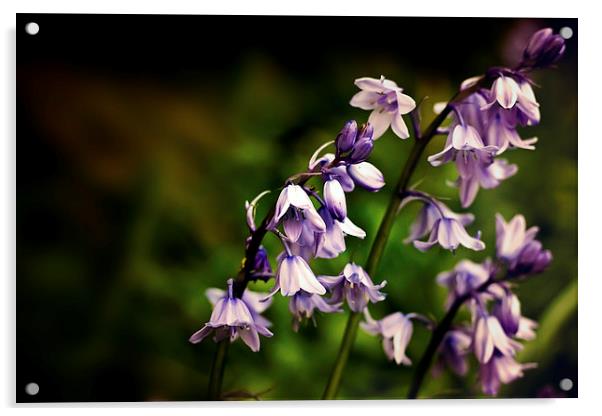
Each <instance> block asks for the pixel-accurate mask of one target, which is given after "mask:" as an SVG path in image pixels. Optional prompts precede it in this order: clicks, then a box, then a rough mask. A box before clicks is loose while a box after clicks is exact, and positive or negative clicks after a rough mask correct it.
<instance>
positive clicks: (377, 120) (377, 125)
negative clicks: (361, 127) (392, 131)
mask: <svg viewBox="0 0 602 416" xmlns="http://www.w3.org/2000/svg"><path fill="white" fill-rule="evenodd" d="M394 117H395V113H390V112H388V111H386V110H385V109H384V108H377V109H376V110H374V111H372V112H371V113H370V117H368V123H370V124H371V125H372V127H373V128H374V134H373V135H372V140H376V139H378V138H379V137H380V136H382V135H383V134H385V132H386V131H387V129H388V128H389V126H390V125H391V122H392V121H393V118H394Z"/></svg>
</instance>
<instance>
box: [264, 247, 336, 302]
mask: <svg viewBox="0 0 602 416" xmlns="http://www.w3.org/2000/svg"><path fill="white" fill-rule="evenodd" d="M279 257H280V259H279V263H278V270H277V271H276V279H275V280H276V282H275V285H274V288H273V289H272V291H271V292H270V294H269V295H268V298H269V297H271V296H273V295H274V294H276V293H277V292H278V291H280V292H281V293H282V295H283V296H293V295H294V294H296V293H297V292H299V291H300V290H304V291H306V292H307V293H316V294H318V295H323V294H324V293H326V289H325V288H324V286H322V284H321V283H320V282H319V281H318V279H316V276H315V275H314V272H313V271H312V270H311V268H310V267H309V264H307V261H305V260H304V259H303V257H301V256H298V255H294V254H292V253H283V254H282V255H280V256H279Z"/></svg>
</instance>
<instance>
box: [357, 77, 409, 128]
mask: <svg viewBox="0 0 602 416" xmlns="http://www.w3.org/2000/svg"><path fill="white" fill-rule="evenodd" d="M355 85H357V87H359V88H360V89H361V91H360V92H358V93H357V94H355V95H354V96H353V98H351V102H350V104H351V105H352V106H353V107H358V108H361V109H362V110H372V112H371V113H370V117H368V123H370V124H371V125H372V126H373V127H374V140H376V139H378V138H379V137H380V136H382V135H383V134H384V133H385V131H387V129H388V128H389V126H391V129H392V130H393V133H395V134H396V135H397V136H398V137H400V138H402V139H407V138H408V137H410V133H409V132H408V127H407V126H406V124H405V122H404V121H403V118H402V115H403V114H408V113H409V112H410V111H412V110H413V109H414V108H416V102H415V101H414V99H412V97H410V96H408V95H405V94H403V93H402V91H403V89H402V88H400V87H398V86H397V84H396V83H395V82H393V81H391V80H388V79H386V78H385V77H384V76H381V77H380V79H376V78H369V77H364V78H358V79H356V80H355Z"/></svg>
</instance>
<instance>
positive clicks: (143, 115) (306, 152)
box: [16, 15, 578, 401]
mask: <svg viewBox="0 0 602 416" xmlns="http://www.w3.org/2000/svg"><path fill="white" fill-rule="evenodd" d="M17 20H18V24H19V25H18V31H17V32H18V33H17V39H18V41H17V43H18V58H17V109H18V110H17V127H18V141H17V143H18V144H17V146H18V149H19V153H18V154H19V156H18V172H17V230H18V232H17V253H18V254H17V340H16V344H17V400H18V401H105V400H111V401H140V400H202V399H204V398H205V393H206V387H207V381H208V374H209V369H210V365H211V360H212V357H213V354H214V351H215V344H214V343H213V342H211V341H205V342H203V343H201V344H199V345H191V344H189V343H188V337H189V336H190V335H191V334H192V333H193V332H194V331H196V330H197V329H198V328H199V327H200V326H201V325H202V324H203V323H204V322H205V321H206V320H207V319H208V317H209V314H210V311H211V309H210V305H209V302H208V301H207V299H206V298H205V296H204V291H205V290H206V289H207V288H209V287H224V282H225V280H226V279H227V278H228V277H231V276H233V275H234V274H235V273H236V271H237V268H238V266H239V264H240V261H241V258H242V255H243V249H244V239H245V237H246V225H245V219H244V209H243V205H244V201H245V200H249V199H252V198H253V197H254V196H255V195H256V194H258V193H259V192H261V191H262V190H264V189H276V188H277V187H278V186H280V185H281V184H282V181H283V180H284V179H285V178H287V177H288V176H290V175H291V174H293V173H296V172H300V171H302V170H303V169H305V167H306V164H307V160H308V159H309V156H310V155H311V154H312V152H313V151H314V149H315V148H316V147H318V146H319V145H320V144H322V143H323V142H325V141H328V140H332V139H334V137H335V135H336V133H337V132H338V130H339V129H340V128H341V126H342V124H343V123H344V121H346V120H348V119H352V118H353V119H357V120H358V121H359V122H365V121H366V120H367V117H368V112H364V111H362V110H359V109H355V108H351V107H350V106H349V105H348V101H349V99H350V98H351V96H352V95H353V94H354V93H355V92H356V91H357V89H356V87H355V86H354V85H353V80H354V79H355V78H358V77H360V76H373V77H378V76H380V75H381V74H383V75H385V76H386V77H387V78H390V79H393V80H395V81H397V83H398V84H399V85H400V86H403V87H404V89H405V90H406V92H407V93H408V94H410V95H411V96H413V97H414V98H416V100H417V101H418V100H420V99H422V98H423V97H426V96H428V99H427V101H426V103H425V105H424V107H423V118H424V123H427V122H428V121H430V120H431V119H432V118H433V116H434V115H433V112H432V104H434V103H435V102H437V101H444V100H447V99H448V98H449V97H450V96H451V95H452V94H453V92H454V91H455V89H456V88H457V86H458V85H459V83H460V82H461V81H462V80H463V79H465V78H467V77H469V76H472V75H476V74H479V73H482V72H484V70H485V69H486V68H487V67H488V66H493V65H500V64H508V65H510V64H512V63H515V62H516V60H517V59H518V57H520V53H521V50H522V46H523V45H524V43H525V41H526V39H527V38H528V37H529V36H530V34H531V33H533V32H534V31H535V30H537V29H539V28H541V27H545V26H551V27H553V28H554V29H555V30H556V31H557V30H559V29H560V28H561V27H565V26H568V27H571V28H572V30H573V37H572V38H571V39H570V40H568V41H567V54H566V57H565V59H563V60H562V61H561V62H560V63H559V65H558V68H557V69H553V70H548V71H545V72H541V73H537V74H536V75H535V77H534V78H535V81H536V82H537V84H538V85H540V86H541V88H537V89H536V95H537V98H538V100H539V102H540V104H541V110H542V121H541V124H540V125H538V126H536V127H531V128H528V129H524V130H523V131H522V135H523V137H531V136H537V137H539V139H540V140H539V143H538V144H537V150H536V151H533V152H530V151H516V152H514V151H513V152H508V153H507V154H506V155H507V158H508V159H509V160H510V161H512V162H513V163H517V164H518V165H519V166H520V168H519V172H518V174H517V175H516V176H515V177H513V178H511V179H509V180H507V181H505V182H504V183H503V184H502V185H501V186H500V187H499V188H497V189H495V190H481V191H480V193H479V196H478V197H477V200H476V202H475V203H474V205H473V206H472V207H471V209H470V211H472V212H473V213H474V214H475V215H476V221H475V224H474V225H473V226H471V227H470V228H469V231H470V232H471V233H474V232H475V231H476V230H478V229H480V230H482V232H483V239H484V241H485V242H486V244H487V249H486V250H485V252H481V253H474V252H470V251H467V250H463V249H462V250H459V251H458V252H457V253H456V254H455V255H452V254H451V253H449V252H446V251H442V250H439V249H434V250H431V251H429V252H427V253H420V252H418V251H417V250H416V249H414V248H413V247H412V246H406V245H404V244H402V240H403V238H404V237H405V236H406V235H407V233H408V227H409V225H410V223H411V222H412V221H413V219H414V218H415V215H416V213H417V210H418V206H410V207H409V208H408V209H406V210H404V211H403V213H402V214H401V215H400V217H399V220H398V222H397V224H396V225H395V227H394V230H393V233H392V236H391V239H390V243H389V244H388V246H387V249H386V252H385V255H384V259H383V262H382V264H381V266H380V270H379V273H378V274H377V275H376V276H373V279H374V280H375V281H376V282H380V281H382V280H384V279H386V280H387V281H388V282H389V283H388V285H387V287H386V292H387V293H388V298H387V301H386V302H381V303H379V304H377V305H375V306H374V307H372V308H371V311H372V314H373V316H375V317H377V318H380V317H382V316H384V315H385V314H387V313H391V312H393V311H397V310H400V311H402V312H404V313H406V312H419V313H423V314H426V315H429V316H433V317H441V316H442V314H443V313H444V309H443V305H444V299H445V296H446V293H445V291H444V290H443V288H441V287H439V286H437V285H436V283H435V276H436V275H437V273H439V272H441V271H443V270H448V269H450V268H452V267H453V266H454V264H455V263H456V262H457V261H459V260H461V259H463V258H470V259H473V260H476V261H480V260H482V259H484V258H485V257H486V256H489V255H492V254H493V250H494V247H495V235H494V215H495V213H496V212H500V213H502V214H503V215H504V216H505V218H506V219H509V218H510V217H512V216H513V215H515V214H517V213H522V214H523V215H525V217H526V219H527V223H528V224H529V225H538V226H539V227H540V228H541V231H540V234H539V237H540V240H541V241H542V242H543V244H544V246H545V247H547V248H549V249H551V250H552V252H553V253H554V262H553V264H552V266H551V267H550V269H549V270H548V271H547V272H546V273H544V274H542V275H540V276H538V277H536V278H533V279H532V280H530V281H527V282H524V283H522V284H521V285H520V287H519V288H518V289H517V293H518V294H519V297H520V299H521V301H522V306H523V313H524V315H526V316H528V317H530V318H533V319H536V320H539V319H541V318H542V317H547V318H545V325H544V327H543V328H542V332H543V336H542V337H540V339H539V341H535V342H533V343H532V344H533V345H532V346H530V347H529V350H528V351H525V354H524V357H525V358H528V359H529V360H533V361H536V362H538V363H539V367H538V368H537V369H534V370H530V371H528V372H527V374H526V375H525V377H524V378H523V379H521V380H519V381H517V382H515V383H514V384H513V385H511V386H505V387H503V388H502V391H501V393H500V397H539V396H563V395H564V396H576V394H577V314H576V291H571V290H572V288H573V289H574V288H575V287H576V286H575V285H576V279H577V95H576V94H577V93H576V91H577V36H578V31H577V21H576V19H564V20H562V19H551V20H538V19H435V18H326V17H323V18H311V17H297V18H293V17H271V18H270V17H235V16H233V17H211V16H145V17H142V16H102V15H87V16H80V15H18V19H17ZM32 20H33V21H36V22H38V23H39V24H40V28H41V30H40V34H39V35H37V36H29V35H26V34H24V33H21V27H22V26H24V24H25V23H26V22H28V21H32ZM225 32H226V33H225ZM234 33H236V34H237V35H236V36H234V37H233V38H232V39H231V38H230V36H227V35H232V34H234ZM444 140H445V139H444V138H443V137H441V138H436V139H435V140H433V142H432V143H431V144H430V145H429V148H428V149H427V151H426V153H425V157H426V155H430V154H433V153H436V152H438V151H439V150H440V148H441V146H442V144H443V141H444ZM410 147H411V143H410V141H409V140H408V141H402V140H400V139H398V138H397V137H396V136H394V135H393V134H392V133H391V132H387V133H386V134H385V136H383V137H382V139H380V140H379V141H378V142H377V143H376V147H375V150H374V152H373V154H372V157H371V162H372V163H374V164H375V165H376V166H378V167H379V168H380V169H381V171H382V172H383V173H384V175H385V178H386V180H387V186H386V187H385V188H384V189H383V190H382V191H381V192H379V193H377V194H371V193H368V192H365V191H362V190H356V191H354V192H353V193H352V194H350V195H348V207H349V216H350V218H352V219H353V221H354V222H355V223H356V224H358V225H360V226H361V227H362V228H364V229H365V230H366V231H367V232H368V237H367V238H366V240H365V241H361V240H357V239H353V238H348V239H347V241H348V243H349V244H348V247H349V249H348V251H347V252H346V253H344V254H343V255H341V256H340V257H339V258H337V259H335V260H329V261H323V260H320V261H316V262H315V263H314V264H313V267H314V270H315V271H316V272H317V273H320V274H336V273H338V272H339V271H340V270H341V268H342V267H343V265H344V264H345V263H346V262H348V261H350V260H353V261H355V262H358V263H359V264H362V263H363V262H364V261H365V259H366V255H367V252H368V250H369V247H370V244H371V241H372V238H373V236H374V234H375V231H376V229H377V227H378V223H379V221H380V218H381V216H382V214H383V213H384V209H385V206H386V202H387V200H388V198H389V193H390V192H391V189H392V187H393V185H394V183H395V182H396V180H397V177H398V175H399V172H400V170H401V167H402V165H403V163H404V161H405V158H406V157H407V154H408V152H409V149H410ZM454 178H455V170H454V168H453V166H445V167H442V168H432V167H430V166H429V165H428V164H427V163H426V160H425V158H423V160H422V162H421V163H420V165H419V167H418V170H417V172H416V174H415V175H414V177H413V179H412V182H417V181H418V180H423V182H422V185H421V188H422V189H424V190H425V191H428V192H430V193H433V194H435V195H438V196H441V197H449V198H450V200H449V201H447V202H448V203H449V205H450V206H451V207H452V208H453V209H455V210H460V207H459V203H458V200H457V191H456V190H454V189H452V188H449V187H447V186H446V184H445V182H446V180H451V179H454ZM275 196H276V195H274V194H272V195H271V196H269V197H268V198H265V203H262V204H261V205H260V208H259V214H258V215H260V216H261V215H263V214H264V213H265V212H266V210H267V207H268V205H269V204H268V202H269V201H271V200H273V199H274V198H275ZM265 246H266V247H267V249H268V251H269V253H270V255H271V256H272V260H273V259H274V258H275V256H276V255H277V254H278V250H279V243H278V242H277V241H276V239H275V238H273V237H271V236H269V237H268V238H267V239H266V240H265ZM252 287H253V289H257V290H267V289H268V288H270V287H271V283H270V284H254V285H252ZM563 294H564V298H562V295H563ZM559 297H560V298H561V300H560V301H558V302H556V303H554V302H555V300H557V299H559ZM546 314H547V315H546ZM266 316H267V317H268V318H269V319H270V320H271V321H272V322H273V323H274V326H273V328H272V330H273V332H274V333H275V336H274V337H273V338H272V339H262V346H261V351H260V352H259V353H252V352H251V351H250V350H249V349H248V348H247V347H246V346H245V345H243V344H242V343H241V342H237V343H235V344H234V345H232V347H231V348H230V355H229V361H228V364H227V369H226V376H225V385H224V389H225V391H227V392H235V393H234V394H233V395H234V396H237V395H241V394H243V393H241V392H250V393H253V394H255V393H262V394H261V398H262V399H317V398H319V396H320V394H321V392H322V390H323V388H324V386H325V382H326V378H327V376H328V373H329V371H330V368H331V365H332V363H333V359H334V357H335V354H336V351H337V349H338V346H339V341H340V337H341V335H342V333H343V329H344V325H345V322H346V314H335V315H328V316H318V317H317V322H318V326H317V327H313V326H312V325H308V326H305V327H302V329H301V330H300V331H299V333H295V332H293V331H292V329H291V317H290V314H289V313H288V302H287V300H286V299H284V298H282V297H276V299H275V301H274V304H273V306H272V307H271V308H270V309H269V311H268V312H267V314H266ZM428 335H429V334H428V333H427V332H426V330H424V328H422V327H420V326H418V325H417V326H416V329H415V335H414V338H413V339H412V342H411V343H410V346H409V349H408V356H409V357H410V358H411V359H412V360H413V361H414V363H416V362H417V361H418V359H419V358H420V355H421V353H422V351H423V350H424V347H425V345H426V342H427V340H428ZM542 340H543V341H545V343H542ZM538 342H539V343H538ZM475 368H476V365H475V363H474V360H473V361H472V362H471V372H470V374H469V375H468V376H467V377H465V378H457V377H454V376H452V375H449V374H447V373H446V374H444V375H443V376H441V377H439V378H436V379H433V378H430V377H429V378H427V381H426V383H425V385H424V387H423V390H422V392H421V397H433V398H439V397H459V398H467V397H481V394H480V388H479V387H478V383H477V382H476V374H475ZM413 370H414V367H409V368H408V367H398V366H396V365H395V364H394V363H391V362H388V361H387V359H386V357H385V355H384V353H383V351H382V347H381V343H380V341H379V340H377V339H376V338H373V337H370V336H368V335H366V334H365V333H363V332H361V331H360V334H359V337H358V339H357V342H356V344H355V347H354V349H353V351H352V354H351V357H350V360H349V365H348V367H347V369H346V372H345V375H344V379H343V383H342V388H341V392H340V397H341V398H350V399H393V398H401V397H404V396H405V394H406V392H407V388H408V385H409V379H410V377H411V376H412V374H413ZM564 378H570V379H572V380H573V382H574V387H573V389H572V390H571V391H569V392H561V391H560V390H559V388H558V383H559V381H560V380H562V379H564ZM32 381H33V382H36V383H38V384H39V385H40V387H41V388H40V394H39V395H37V396H34V397H29V396H26V395H25V394H24V392H23V387H24V386H25V384H26V383H28V382H32ZM236 392H238V393H236Z"/></svg>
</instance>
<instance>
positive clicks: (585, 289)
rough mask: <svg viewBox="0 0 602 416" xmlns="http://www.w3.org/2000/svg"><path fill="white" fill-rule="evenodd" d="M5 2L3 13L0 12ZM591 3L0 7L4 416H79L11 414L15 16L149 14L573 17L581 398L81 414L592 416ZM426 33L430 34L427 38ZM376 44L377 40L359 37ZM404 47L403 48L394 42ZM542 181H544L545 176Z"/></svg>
mask: <svg viewBox="0 0 602 416" xmlns="http://www.w3.org/2000/svg"><path fill="white" fill-rule="evenodd" d="M5 3H6V4H5ZM595 5H596V2H593V1H592V2H589V1H588V2H578V1H571V2H568V1H550V0H547V1H545V2H543V1H541V2H536V1H533V2H527V1H525V0H500V1H497V2H491V1H489V2H488V1H473V2H470V1H460V0H454V1H439V0H437V1H435V0H429V1H416V2H408V1H401V0H399V1H375V0H364V1H350V0H344V1H333V2H326V1H324V0H305V1H303V2H296V3H293V4H287V3H286V2H282V1H276V0H273V1H263V0H250V1H243V0H240V1H228V2H225V1H219V2H218V1H216V2H200V1H181V0H162V1H157V0H145V1H139V2H133V1H125V0H97V1H96V2H78V1H76V0H70V1H67V0H55V1H51V2H50V1H41V0H40V1H18V2H17V1H14V2H6V0H5V1H4V2H1V4H0V10H1V13H0V20H1V21H2V25H3V31H2V34H3V41H2V55H1V56H2V58H1V59H0V62H2V63H1V64H0V71H1V75H0V80H1V82H2V89H1V90H2V91H3V93H4V97H3V98H2V100H1V101H0V107H1V108H0V117H1V118H0V128H1V129H2V130H3V131H4V135H3V137H2V140H0V146H1V147H0V157H2V161H1V162H0V194H1V195H2V196H3V201H2V202H3V203H2V204H1V205H0V210H1V211H0V221H1V222H0V230H1V235H2V239H1V244H2V250H0V256H1V257H0V262H1V264H2V266H3V267H4V273H3V274H2V276H3V279H2V282H3V287H2V288H0V311H2V315H3V316H2V319H1V320H0V334H1V335H2V337H3V341H2V342H1V343H0V359H1V360H2V361H1V363H0V369H2V373H3V374H2V375H1V376H0V405H1V406H9V407H11V408H9V409H8V410H9V413H11V414H12V412H15V411H18V412H19V413H25V414H29V413H32V412H35V411H43V412H44V413H45V414H48V415H55V414H56V415H59V414H60V415H64V414H81V412H82V409H81V408H80V407H83V406H82V405H59V406H57V405H53V406H49V408H46V409H42V408H41V407H42V406H29V407H26V406H19V407H18V408H15V407H14V404H13V403H14V379H15V377H14V360H13V353H14V343H15V340H14V336H15V324H14V319H15V317H14V312H15V311H14V305H15V300H14V296H15V285H14V278H15V227H14V216H15V192H16V188H15V175H16V173H15V170H16V146H15V110H14V103H15V64H14V62H15V60H14V59H15V58H14V56H15V55H14V54H15V47H14V42H15V32H14V31H15V13H16V12H31V13H33V12H36V13H39V12H47V13H145V14H148V13H154V14H301V15H311V14H321V15H398V16H429V15H431V16H433V15H434V16H437V15H438V16H500V17H503V16H532V17H578V18H579V28H578V33H577V34H578V37H579V141H580V143H579V185H580V186H579V277H580V285H579V363H580V365H579V397H580V398H579V399H576V400H568V399H567V400H495V401H494V400H488V401H483V400H481V401H479V400H462V401H459V400H437V401H422V402H409V401H398V402H397V401H395V402H393V401H387V402H384V401H380V402H374V401H356V402H348V401H345V402H331V403H322V402H270V403H259V404H257V403H229V404H226V405H218V404H202V403H173V404H166V403H156V404H153V403H151V404H125V405H115V404H108V405H107V404H96V405H87V406H85V412H86V413H92V414H105V413H106V412H107V409H109V411H111V412H124V413H125V412H127V413H128V414H130V413H143V414H162V415H163V414H165V413H166V410H167V409H169V410H168V411H169V412H170V413H172V412H175V413H177V414H181V413H182V414H194V415H196V416H198V415H199V412H207V413H209V412H215V413H221V412H240V413H244V414H245V415H249V416H250V415H255V414H257V415H261V416H267V415H281V414H282V411H283V410H284V409H287V410H286V411H287V414H291V415H301V414H303V415H305V414H306V413H307V412H308V411H309V412H312V413H314V412H318V413H327V412H328V413H332V412H341V411H343V412H345V413H346V414H349V413H351V414H360V413H362V414H364V413H366V412H368V411H370V410H372V409H375V410H376V411H377V412H383V413H384V412H404V414H409V415H412V414H420V415H421V416H422V415H424V414H426V415H430V414H437V415H440V414H441V413H445V414H447V413H448V412H450V411H451V412H453V413H456V412H458V413H460V412H461V413H462V414H463V415H470V414H478V415H479V416H483V415H484V414H486V415H487V416H490V415H491V416H493V415H504V416H508V413H509V412H516V411H519V413H518V414H522V413H523V412H522V411H523V410H528V411H533V412H545V414H546V415H566V414H569V413H571V414H580V415H581V414H592V413H597V414H599V411H600V409H599V406H598V405H599V404H600V401H601V399H600V398H601V397H602V391H601V388H602V382H601V376H602V368H601V361H602V360H601V353H600V347H601V346H602V342H601V340H602V339H601V338H602V337H601V335H600V329H602V328H601V327H602V325H601V323H600V318H601V317H602V308H600V307H598V305H600V304H601V301H602V299H600V296H601V295H602V287H601V282H602V276H600V272H599V262H597V261H596V259H597V257H600V253H599V252H600V248H601V246H602V244H601V243H600V240H601V239H600V236H602V230H601V228H602V227H601V225H600V224H601V221H600V220H599V218H600V215H599V213H600V207H601V205H600V202H599V201H598V199H599V198H597V197H598V195H600V189H601V185H600V180H599V179H600V176H601V174H600V169H599V168H598V166H599V164H600V160H599V159H600V155H599V151H598V149H599V148H600V142H601V141H602V134H601V132H600V128H599V126H598V124H599V121H598V120H599V119H600V115H599V113H600V110H601V108H600V104H599V102H600V101H599V100H600V98H601V97H602V91H600V89H601V88H600V85H601V82H600V76H601V75H600V74H601V70H602V62H601V56H600V51H601V50H602V48H601V47H600V41H601V40H602V33H601V29H600V28H601V27H602V19H601V16H600V13H599V12H597V11H596V7H595ZM426 30H428V29H426ZM367 36H372V37H374V39H375V42H376V41H378V33H374V34H367ZM402 40H403V39H402ZM544 174H545V173H544Z"/></svg>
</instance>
